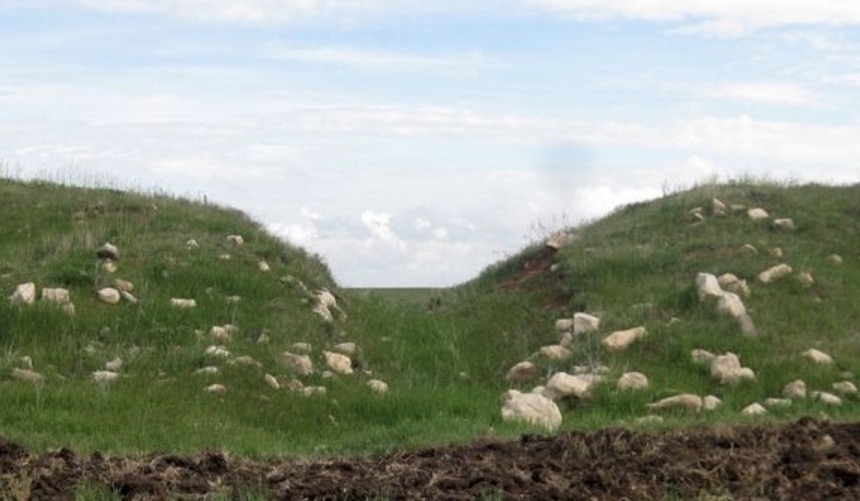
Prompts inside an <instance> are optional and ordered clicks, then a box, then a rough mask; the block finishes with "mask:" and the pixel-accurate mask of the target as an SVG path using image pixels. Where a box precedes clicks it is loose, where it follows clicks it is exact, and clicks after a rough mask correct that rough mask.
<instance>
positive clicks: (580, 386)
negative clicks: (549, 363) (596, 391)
mask: <svg viewBox="0 0 860 501" xmlns="http://www.w3.org/2000/svg"><path fill="white" fill-rule="evenodd" d="M593 385H594V381H589V380H588V379H586V378H584V377H582V376H572V375H570V374H568V373H566V372H556V373H555V374H553V375H552V377H551V378H549V381H547V382H546V386H545V387H544V390H543V392H542V394H543V395H544V396H545V397H547V398H550V399H552V400H558V399H561V398H565V397H569V396H574V397H576V398H586V397H587V396H588V394H589V391H590V390H591V388H592V386H593Z"/></svg>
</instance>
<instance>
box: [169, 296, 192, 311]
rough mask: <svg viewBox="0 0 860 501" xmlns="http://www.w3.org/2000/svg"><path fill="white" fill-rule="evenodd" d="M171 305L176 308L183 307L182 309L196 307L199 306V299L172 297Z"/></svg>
mask: <svg viewBox="0 0 860 501" xmlns="http://www.w3.org/2000/svg"><path fill="white" fill-rule="evenodd" d="M170 305H171V306H173V307H174V308H182V309H188V308H195V307H197V301H196V300H194V299H186V298H176V297H174V298H171V299H170Z"/></svg>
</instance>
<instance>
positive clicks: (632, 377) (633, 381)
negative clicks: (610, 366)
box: [616, 372, 648, 391]
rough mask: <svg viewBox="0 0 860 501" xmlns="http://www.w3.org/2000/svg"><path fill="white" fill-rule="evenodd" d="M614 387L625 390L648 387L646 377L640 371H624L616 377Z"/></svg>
mask: <svg viewBox="0 0 860 501" xmlns="http://www.w3.org/2000/svg"><path fill="white" fill-rule="evenodd" d="M616 388H618V389H619V390H621V391H625V390H644V389H646V388H648V377H647V376H646V375H645V374H642V373H641V372H625V373H624V374H622V375H621V377H620V378H618V383H617V384H616Z"/></svg>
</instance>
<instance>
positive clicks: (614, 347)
mask: <svg viewBox="0 0 860 501" xmlns="http://www.w3.org/2000/svg"><path fill="white" fill-rule="evenodd" d="M646 334H647V331H646V330H645V327H641V326H640V327H634V328H632V329H627V330H622V331H615V332H613V333H612V334H610V335H608V336H607V337H606V338H604V339H603V341H602V343H601V344H602V345H603V347H604V348H606V349H607V350H608V351H611V352H613V353H617V352H621V351H624V350H626V349H627V348H628V347H630V345H631V344H633V342H634V341H636V340H637V339H641V338H643V337H645V335H646Z"/></svg>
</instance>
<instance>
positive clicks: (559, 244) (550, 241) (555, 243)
mask: <svg viewBox="0 0 860 501" xmlns="http://www.w3.org/2000/svg"><path fill="white" fill-rule="evenodd" d="M575 240H576V235H575V234H573V233H571V232H570V231H567V230H560V231H556V232H555V233H553V234H552V235H550V236H549V237H548V238H547V239H546V242H545V245H546V246H547V247H549V248H550V249H555V250H559V249H562V248H564V247H567V246H568V245H570V244H571V243H573V242H574V241H575Z"/></svg>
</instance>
